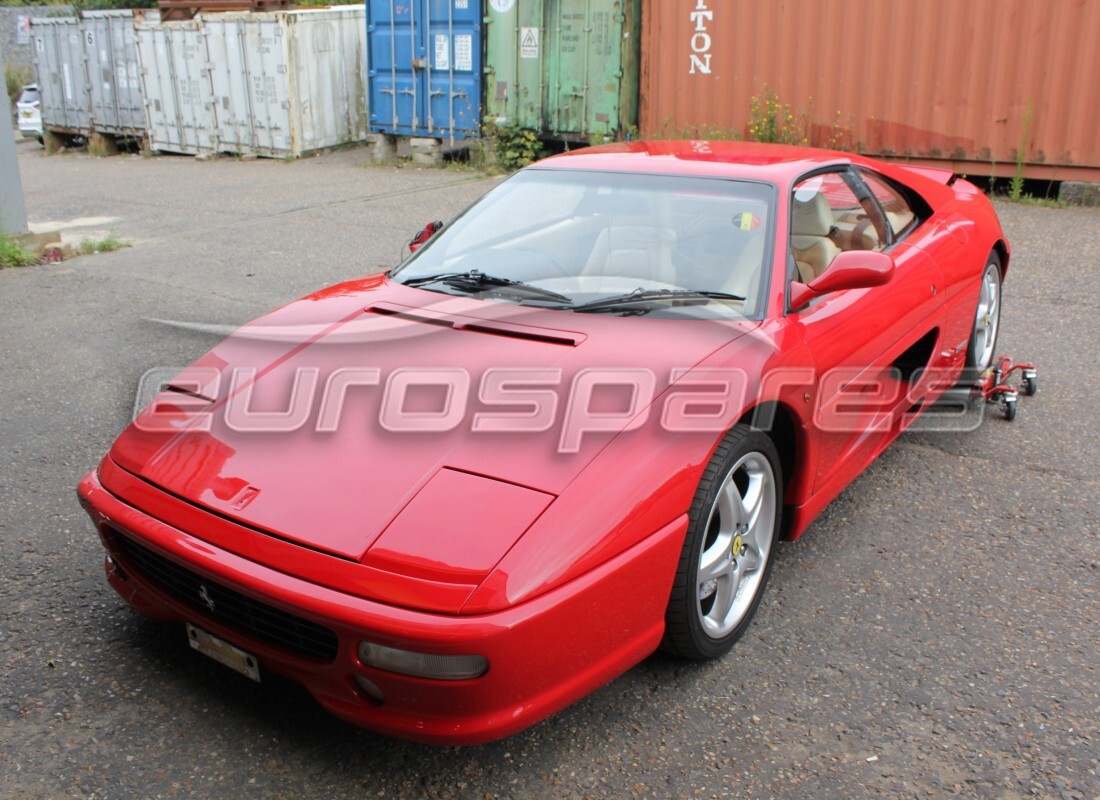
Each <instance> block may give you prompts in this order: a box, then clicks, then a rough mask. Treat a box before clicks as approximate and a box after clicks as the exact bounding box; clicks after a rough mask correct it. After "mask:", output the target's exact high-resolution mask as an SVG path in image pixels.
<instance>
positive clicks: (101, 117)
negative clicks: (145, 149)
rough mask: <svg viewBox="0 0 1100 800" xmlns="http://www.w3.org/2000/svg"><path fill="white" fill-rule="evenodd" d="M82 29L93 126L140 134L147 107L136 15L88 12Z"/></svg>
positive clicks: (104, 129)
mask: <svg viewBox="0 0 1100 800" xmlns="http://www.w3.org/2000/svg"><path fill="white" fill-rule="evenodd" d="M83 27H84V52H85V54H86V57H87V63H88V78H89V84H90V87H89V89H90V92H91V101H92V102H91V105H92V125H93V127H94V128H95V129H96V130H97V131H99V132H101V133H115V134H126V133H134V134H140V133H141V132H142V131H144V130H145V105H144V103H143V101H142V94H141V78H140V76H139V74H138V59H137V47H136V45H135V36H134V17H133V12H130V11H113V12H85V14H84V20H83Z"/></svg>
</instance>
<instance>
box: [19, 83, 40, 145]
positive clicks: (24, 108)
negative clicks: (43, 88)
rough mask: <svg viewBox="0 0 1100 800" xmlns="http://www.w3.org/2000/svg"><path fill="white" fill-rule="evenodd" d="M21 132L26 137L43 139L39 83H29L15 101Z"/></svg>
mask: <svg viewBox="0 0 1100 800" xmlns="http://www.w3.org/2000/svg"><path fill="white" fill-rule="evenodd" d="M15 107H16V113H17V115H18V116H19V132H20V133H22V134H23V136H24V138H27V139H37V140H38V141H39V142H41V141H42V94H41V93H40V92H39V91H38V86H37V84H33V83H30V84H27V85H26V86H24V87H23V91H22V92H21V93H20V94H19V99H18V100H16V101H15Z"/></svg>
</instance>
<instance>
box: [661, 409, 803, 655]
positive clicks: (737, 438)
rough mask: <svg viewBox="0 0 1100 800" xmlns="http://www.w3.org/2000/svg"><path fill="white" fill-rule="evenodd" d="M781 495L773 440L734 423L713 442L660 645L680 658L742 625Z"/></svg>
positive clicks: (711, 646) (764, 574) (727, 637)
mask: <svg viewBox="0 0 1100 800" xmlns="http://www.w3.org/2000/svg"><path fill="white" fill-rule="evenodd" d="M782 501H783V473H782V469H781V467H780V463H779V453H778V452H777V451H776V448H775V444H774V443H773V442H772V440H771V439H770V438H769V437H768V436H767V435H766V434H764V433H761V432H760V431H757V430H753V429H752V428H750V427H749V426H748V425H743V424H739V425H736V426H735V427H734V428H733V430H731V431H730V432H729V433H728V434H726V436H725V438H724V439H723V440H722V442H721V443H720V444H719V445H718V448H717V449H716V450H715V453H714V456H713V457H712V458H711V460H710V463H709V464H708V465H707V468H706V469H705V470H704V471H703V477H702V479H701V480H700V481H699V488H698V489H696V491H695V498H694V499H693V501H692V504H691V509H690V510H689V511H688V520H689V522H688V530H687V535H686V536H685V537H684V547H683V550H682V551H681V553H680V562H679V565H678V568H677V570H676V579H675V581H674V582H673V587H672V595H671V597H670V598H669V603H668V609H667V611H666V612H665V638H664V642H663V644H662V646H663V647H664V649H666V650H668V651H669V652H672V653H675V654H677V655H680V656H683V657H685V658H694V659H704V658H716V657H718V656H721V655H723V654H725V653H726V652H728V651H729V649H730V648H731V647H732V646H733V644H734V642H736V641H737V640H738V639H739V638H741V635H742V634H743V633H744V632H745V630H746V629H747V628H748V626H749V623H750V622H751V621H752V617H753V614H755V613H756V609H757V607H758V606H759V605H760V598H761V597H762V596H763V594H764V587H765V586H766V585H767V582H768V576H769V575H770V573H771V567H772V562H773V560H774V555H775V549H776V548H775V545H776V541H777V539H778V534H779V525H780V517H781V513H782Z"/></svg>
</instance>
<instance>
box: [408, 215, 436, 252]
mask: <svg viewBox="0 0 1100 800" xmlns="http://www.w3.org/2000/svg"><path fill="white" fill-rule="evenodd" d="M442 227H443V221H442V220H438V219H437V220H436V221H435V222H429V223H428V224H427V225H425V226H424V227H423V228H422V229H420V230H418V231H417V232H416V235H415V236H413V238H412V239H410V240H409V251H410V252H412V253H415V252H416V251H417V250H419V249H420V246H421V245H423V244H424V243H425V242H426V241H428V240H429V239H431V238H432V237H433V236H435V234H436V231H438V230H439V229H440V228H442Z"/></svg>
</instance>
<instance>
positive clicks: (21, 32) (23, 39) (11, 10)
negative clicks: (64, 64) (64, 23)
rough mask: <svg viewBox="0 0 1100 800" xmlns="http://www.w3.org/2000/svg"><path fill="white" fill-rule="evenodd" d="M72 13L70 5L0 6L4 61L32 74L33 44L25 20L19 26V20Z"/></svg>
mask: <svg viewBox="0 0 1100 800" xmlns="http://www.w3.org/2000/svg"><path fill="white" fill-rule="evenodd" d="M72 13H73V8H72V6H0V51H3V54H4V63H5V64H10V65H12V66H16V65H24V66H26V67H28V68H30V69H31V70H32V75H33V69H34V50H33V44H32V43H31V38H30V32H29V31H28V30H27V29H26V22H24V23H23V27H22V28H21V27H20V21H21V20H30V18H31V17H46V16H51V17H56V16H63V17H64V16H72ZM31 80H33V78H32V79H31Z"/></svg>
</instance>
